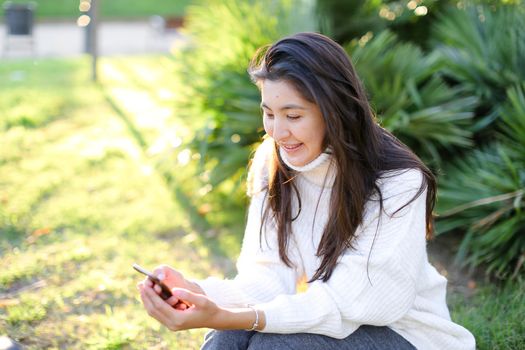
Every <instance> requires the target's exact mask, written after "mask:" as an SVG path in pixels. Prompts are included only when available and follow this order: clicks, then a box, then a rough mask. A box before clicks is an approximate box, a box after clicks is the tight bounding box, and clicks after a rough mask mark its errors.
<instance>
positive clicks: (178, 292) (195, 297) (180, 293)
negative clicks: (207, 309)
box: [171, 288, 208, 307]
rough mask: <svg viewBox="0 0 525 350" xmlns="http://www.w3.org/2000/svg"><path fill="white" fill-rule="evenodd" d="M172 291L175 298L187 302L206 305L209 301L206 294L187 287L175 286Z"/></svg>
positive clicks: (201, 305) (200, 305)
mask: <svg viewBox="0 0 525 350" xmlns="http://www.w3.org/2000/svg"><path fill="white" fill-rule="evenodd" d="M171 293H172V294H173V296H174V297H175V298H177V299H179V300H182V301H184V302H186V304H192V305H195V306H198V307H204V306H205V305H206V303H207V302H208V298H207V297H206V296H204V295H202V294H196V293H193V292H191V291H189V290H187V289H182V288H173V289H172V290H171Z"/></svg>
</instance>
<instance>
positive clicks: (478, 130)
mask: <svg viewBox="0 0 525 350" xmlns="http://www.w3.org/2000/svg"><path fill="white" fill-rule="evenodd" d="M35 2H36V4H37V7H36V10H35V15H36V24H35V26H38V25H39V23H44V22H46V21H50V22H52V21H58V22H59V21H76V20H77V18H78V17H79V16H81V15H82V13H81V12H80V11H79V3H78V1H76V0H62V1H60V0H41V1H35ZM2 14H3V13H2ZM153 15H157V16H162V17H163V18H166V19H170V18H178V19H181V18H182V19H183V21H182V23H181V22H180V21H178V22H177V23H178V25H181V24H182V27H178V28H177V29H176V30H177V31H179V32H180V33H181V34H182V35H184V37H185V38H187V40H183V41H177V44H176V45H174V46H173V47H172V48H171V50H170V52H169V53H167V54H166V53H165V54H150V55H140V56H137V55H127V56H122V55H120V56H104V57H100V58H99V59H98V65H97V73H98V74H97V75H98V80H97V81H96V82H93V81H92V72H91V68H92V61H91V58H90V57H89V56H87V55H79V56H78V57H72V58H42V57H26V58H21V57H19V58H9V57H6V58H3V59H1V60H0V135H1V136H0V336H2V335H4V336H8V337H9V338H11V339H13V340H15V341H17V342H18V343H19V344H21V345H22V346H23V347H24V348H27V349H195V348H198V347H199V345H200V342H201V340H202V336H203V334H204V332H205V330H193V331H188V332H178V333H172V332H170V331H168V330H166V329H164V328H163V327H161V326H160V325H159V324H157V323H156V322H155V321H154V320H152V319H150V318H149V317H148V316H147V315H146V313H145V312H144V310H143V309H142V307H141V304H140V302H139V298H138V295H137V291H136V287H135V285H136V283H137V282H138V281H139V280H140V279H141V277H140V276H138V275H137V274H136V273H134V272H133V270H132V269H131V264H132V263H133V262H139V263H141V264H142V265H144V266H146V267H153V266H156V265H158V264H161V263H167V264H170V265H173V266H175V267H177V268H179V269H181V270H182V271H183V272H184V273H185V274H186V275H187V276H191V277H196V278H201V277H205V276H207V275H210V274H213V275H218V276H225V277H232V276H234V274H235V268H234V261H235V258H236V256H237V254H238V252H239V246H240V241H241V239H242V234H243V225H244V222H245V209H246V205H247V198H246V196H245V187H244V186H245V178H246V164H247V160H248V159H249V156H250V154H252V152H253V151H254V149H255V148H256V146H257V144H258V142H260V137H261V135H262V133H263V131H262V123H261V118H260V110H259V94H258V91H257V88H256V87H255V86H254V85H253V84H251V83H250V81H249V78H248V76H247V74H246V67H247V64H248V62H249V59H250V58H251V56H252V55H253V53H254V51H255V49H256V48H258V47H259V46H261V45H264V44H268V43H271V42H273V41H275V40H276V39H278V38H280V37H282V36H284V35H287V34H292V33H295V32H299V31H320V32H322V33H325V34H328V35H330V36H331V37H333V38H334V39H336V40H337V41H338V42H339V43H341V44H342V45H343V46H344V47H345V49H346V50H347V51H348V53H349V54H350V56H351V58H352V60H353V62H354V63H355V65H356V68H357V70H358V73H359V75H360V76H361V78H362V79H363V82H364V85H365V87H366V89H367V92H368V94H369V96H370V100H371V103H372V106H373V108H374V110H375V111H376V113H377V115H378V119H379V121H380V123H381V124H382V125H383V126H384V127H386V128H387V129H389V130H391V131H392V132H393V133H394V134H395V135H396V136H398V137H399V138H400V139H401V140H402V141H403V142H405V143H406V144H408V145H409V146H410V147H412V149H414V150H415V151H416V153H417V154H418V155H419V156H420V157H421V158H422V159H423V160H424V161H425V162H426V163H427V164H428V165H429V166H430V167H431V168H432V169H433V171H435V172H436V173H437V174H438V175H439V191H438V206H437V209H436V214H437V223H436V227H437V232H436V238H434V240H433V241H431V242H430V243H429V249H430V252H431V254H430V259H431V261H432V262H433V263H434V264H435V265H436V266H437V267H438V269H439V270H440V271H441V272H442V273H443V274H444V275H446V276H447V277H448V278H449V282H450V283H449V290H448V291H449V293H448V303H449V306H450V309H451V315H452V318H453V319H454V320H455V321H456V322H458V323H460V324H462V325H464V326H465V327H466V328H468V329H469V330H471V331H472V332H473V333H474V335H475V337H476V340H477V343H478V348H479V349H523V348H525V326H524V323H523V320H524V319H525V302H524V293H525V282H524V278H523V276H524V271H525V266H524V262H525V214H524V210H525V199H524V194H525V152H524V151H523V150H524V149H525V10H524V5H523V3H522V1H520V0H477V1H459V0H440V1H437V0H434V1H433V0H411V1H407V0H402V1H387V0H362V1H342V0H339V1H338V0H318V1H314V0H282V1H262V0H260V1H257V0H223V1H218V0H217V1H211V0H210V1H195V0H185V1H161V0H158V1H152V0H140V1H138V0H136V1H133V2H129V1H124V0H122V1H121V0H100V13H99V20H100V21H101V23H103V22H104V21H109V20H119V21H134V20H137V19H141V18H149V16H153ZM167 22H168V21H167ZM57 40H60V38H57Z"/></svg>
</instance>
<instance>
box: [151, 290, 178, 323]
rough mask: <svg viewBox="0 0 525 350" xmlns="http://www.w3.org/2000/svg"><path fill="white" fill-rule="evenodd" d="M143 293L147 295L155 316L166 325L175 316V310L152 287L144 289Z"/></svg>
mask: <svg viewBox="0 0 525 350" xmlns="http://www.w3.org/2000/svg"><path fill="white" fill-rule="evenodd" d="M145 294H146V296H147V297H149V299H150V301H151V304H152V307H153V308H154V309H155V315H156V316H155V318H156V319H157V320H158V321H160V322H161V323H163V324H165V325H167V324H168V323H170V320H171V319H173V318H174V317H175V315H174V312H177V311H176V310H175V309H174V308H173V307H171V305H169V304H168V303H166V302H165V301H164V300H162V299H161V298H160V297H159V296H158V295H157V294H156V293H155V292H154V291H153V289H149V290H148V289H145Z"/></svg>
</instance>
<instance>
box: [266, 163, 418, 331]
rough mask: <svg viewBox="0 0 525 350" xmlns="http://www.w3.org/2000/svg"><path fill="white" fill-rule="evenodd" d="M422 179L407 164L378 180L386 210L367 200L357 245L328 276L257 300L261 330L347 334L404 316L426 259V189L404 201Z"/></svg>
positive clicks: (413, 295)
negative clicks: (266, 299)
mask: <svg viewBox="0 0 525 350" xmlns="http://www.w3.org/2000/svg"><path fill="white" fill-rule="evenodd" d="M421 181H422V175H421V174H420V173H419V172H418V171H415V170H409V171H406V172H404V173H403V174H401V175H398V176H395V177H392V178H389V179H387V180H386V181H385V183H384V184H383V185H380V186H381V188H382V193H383V204H384V208H383V209H384V210H383V211H382V212H381V213H380V212H379V204H378V202H377V201H374V200H373V199H372V200H370V201H369V203H368V205H367V208H366V211H365V218H364V222H363V224H362V225H361V227H360V228H358V231H357V236H356V240H355V241H354V249H348V251H347V252H345V254H344V255H343V256H342V257H341V258H340V260H339V262H338V265H337V266H336V268H335V269H334V272H333V274H332V276H331V278H330V279H329V280H328V281H327V282H322V281H315V282H313V283H311V284H310V285H309V288H308V290H307V291H306V292H304V293H299V294H295V295H280V296H278V297H277V298H275V299H274V300H272V301H269V302H267V303H263V304H261V305H258V307H259V308H260V309H261V310H263V311H264V312H265V315H266V327H265V329H264V330H263V332H268V333H299V332H306V333H317V334H324V335H327V336H331V337H335V338H344V337H346V336H348V335H349V334H350V333H352V332H353V331H355V330H356V329H357V328H359V326H360V325H362V324H369V325H377V326H381V325H388V324H391V323H393V322H395V321H396V320H398V319H400V318H401V317H403V316H404V315H405V314H406V313H407V312H408V310H410V308H411V307H412V305H413V302H414V299H415V296H416V285H415V281H416V280H417V276H418V274H419V273H420V271H421V269H422V268H423V266H424V262H425V259H426V240H425V227H426V224H425V210H426V205H425V203H426V201H425V198H426V191H424V192H422V193H421V194H420V195H419V196H418V197H417V199H415V200H414V201H413V202H412V203H410V204H409V205H407V206H405V207H403V205H404V204H406V203H407V202H409V201H410V199H412V198H413V197H414V196H415V195H416V194H417V193H418V190H419V188H420V185H421ZM401 207H403V208H402V210H400V211H397V209H399V208H401ZM396 211H397V212H396ZM371 248H372V249H371Z"/></svg>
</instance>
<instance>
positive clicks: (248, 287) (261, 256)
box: [196, 141, 298, 307]
mask: <svg viewBox="0 0 525 350" xmlns="http://www.w3.org/2000/svg"><path fill="white" fill-rule="evenodd" d="M272 146H273V145H272V144H271V143H270V142H269V141H265V142H263V144H262V145H261V146H260V147H259V149H258V150H257V152H256V154H255V156H254V160H253V162H252V167H251V170H250V174H249V177H250V178H251V182H252V184H251V185H250V186H251V190H250V191H249V193H250V195H252V199H251V202H250V207H249V210H248V220H247V223H246V230H245V233H244V238H243V243H242V248H241V253H240V256H239V258H238V260H237V272H238V273H237V276H236V277H235V278H234V279H232V280H223V279H218V278H214V277H210V278H207V279H205V280H200V281H196V282H197V283H198V284H199V285H200V287H201V288H202V289H203V290H204V292H205V293H206V295H207V296H208V297H210V298H211V299H212V300H213V301H214V302H215V303H217V304H218V305H220V306H223V307H243V306H246V305H255V304H259V303H264V302H268V301H270V300H273V299H274V298H275V297H276V296H277V295H287V294H293V293H295V290H296V280H297V279H298V272H297V271H296V269H294V268H290V267H288V266H286V265H285V264H284V263H283V262H282V261H281V259H280V257H279V249H278V245H277V238H276V237H277V234H276V232H275V229H274V228H273V225H272V224H271V223H269V224H268V225H266V227H265V230H263V232H264V234H263V237H261V238H260V227H261V214H262V212H263V210H264V205H265V198H266V191H265V190H261V188H263V187H264V182H265V181H267V168H266V160H267V157H268V153H269V152H270V151H271V147H272Z"/></svg>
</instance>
